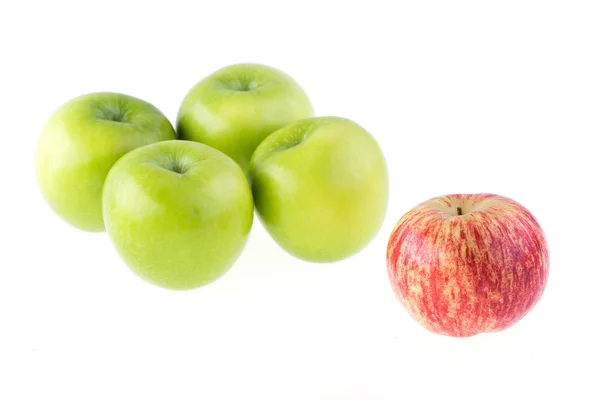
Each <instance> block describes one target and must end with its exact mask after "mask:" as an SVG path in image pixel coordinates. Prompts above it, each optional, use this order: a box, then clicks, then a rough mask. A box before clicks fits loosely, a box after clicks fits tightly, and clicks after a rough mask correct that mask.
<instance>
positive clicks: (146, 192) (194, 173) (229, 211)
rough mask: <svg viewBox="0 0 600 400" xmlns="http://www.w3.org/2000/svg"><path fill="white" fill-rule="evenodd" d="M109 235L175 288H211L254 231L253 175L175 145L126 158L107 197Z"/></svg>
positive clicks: (206, 152)
mask: <svg viewBox="0 0 600 400" xmlns="http://www.w3.org/2000/svg"><path fill="white" fill-rule="evenodd" d="M103 211H104V221H105V223H106V230H107V231H108V234H109V236H110V238H111V240H112V242H113V244H114V245H115V247H116V249H117V251H118V253H119V254H120V256H121V258H122V259H123V260H124V261H125V263H126V264H127V265H128V266H129V267H130V268H131V269H132V270H133V271H134V272H135V273H136V274H137V275H139V276H140V277H142V278H143V279H145V280H147V281H148V282H151V283H154V284H155V285H157V286H161V287H164V288H168V289H175V290H186V289H194V288H198V287H200V286H203V285H206V284H207V283H210V282H212V281H214V280H216V279H217V278H219V277H220V276H222V275H223V274H225V272H226V271H227V270H228V269H229V268H230V267H231V266H232V264H233V263H234V262H235V260H236V259H237V258H238V256H239V255H240V253H241V252H242V249H243V248H244V245H245V243H246V240H247V238H248V234H249V232H250V229H251V227H252V219H253V213H254V205H253V202H252V192H251V191H250V186H249V185H248V181H247V178H246V175H245V174H244V173H243V172H242V170H241V169H240V167H239V166H238V165H237V164H236V163H235V162H234V161H233V160H232V159H230V158H229V157H227V156H226V155H225V154H223V153H221V152H220V151H218V150H215V149H213V148H211V147H208V146H206V145H203V144H201V143H195V142H188V141H178V140H170V141H165V142H159V143H154V144H150V145H148V146H145V147H141V148H139V149H136V150H133V151H132V152H130V153H128V154H126V155H125V156H123V157H122V158H121V159H120V160H119V161H117V163H116V164H115V165H114V167H113V168H112V169H111V170H110V172H109V174H108V177H107V178H106V183H105V185H104V194H103Z"/></svg>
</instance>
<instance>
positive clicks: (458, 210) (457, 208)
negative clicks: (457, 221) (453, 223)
mask: <svg viewBox="0 0 600 400" xmlns="http://www.w3.org/2000/svg"><path fill="white" fill-rule="evenodd" d="M456 212H457V213H458V215H462V208H460V207H456Z"/></svg>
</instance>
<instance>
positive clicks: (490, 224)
mask: <svg viewBox="0 0 600 400" xmlns="http://www.w3.org/2000/svg"><path fill="white" fill-rule="evenodd" d="M548 265H549V264H548V246H547V244H546V239H545V237H544V233H543V231H542V229H541V227H540V225H539V224H538V222H537V221H536V219H535V218H534V216H533V215H532V214H531V213H530V212H529V211H528V210H527V209H526V208H525V207H523V206H522V205H520V204H519V203H517V202H516V201H514V200H511V199H508V198H506V197H502V196H498V195H494V194H453V195H449V196H441V197H436V198H433V199H430V200H428V201H425V202H423V203H421V204H419V205H418V206H416V207H414V208H413V209H411V210H410V211H409V212H407V213H406V214H405V215H404V216H403V217H402V218H401V219H400V220H399V221H398V224H397V225H396V227H395V228H394V229H393V231H392V233H391V236H390V239H389V242H388V247H387V269H388V276H389V279H390V281H391V284H392V287H393V290H394V292H395V294H396V296H397V297H398V299H399V300H400V302H401V304H402V305H403V306H404V307H405V308H406V309H407V310H408V312H409V314H410V315H411V316H412V317H413V318H414V319H415V320H417V322H419V323H420V324H421V325H423V326H424V327H425V328H427V329H429V330H430V331H432V332H435V333H439V334H443V335H448V336H455V337H465V336H473V335H476V334H478V333H482V332H496V331H500V330H503V329H506V328H508V327H510V326H512V325H513V324H515V323H516V322H517V321H519V320H520V319H521V318H523V317H524V316H525V315H526V314H527V313H528V312H529V311H530V310H531V309H532V308H533V306H534V305H535V304H536V303H537V302H538V300H539V299H540V297H541V296H542V293H543V291H544V288H545V287H546V281H547V279H548Z"/></svg>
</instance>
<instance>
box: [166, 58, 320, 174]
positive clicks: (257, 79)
mask: <svg viewBox="0 0 600 400" xmlns="http://www.w3.org/2000/svg"><path fill="white" fill-rule="evenodd" d="M312 116H313V107H312V105H311V102H310V100H309V99H308V96H307V95H306V93H305V92H304V90H302V88H301V87H300V86H299V85H298V83H296V81H294V80H293V79H292V78H291V77H290V76H288V75H286V74H285V73H283V72H281V71H279V70H277V69H275V68H272V67H268V66H266V65H260V64H234V65H230V66H228V67H225V68H222V69H220V70H218V71H216V72H214V73H213V74H211V75H209V76H208V77H206V78H204V79H203V80H202V81H200V82H199V83H198V84H196V85H195V86H194V87H193V88H192V89H191V90H190V91H189V92H188V94H187V95H186V96H185V98H184V100H183V102H182V104H181V106H180V108H179V113H178V116H177V124H176V125H177V134H178V136H179V137H180V138H181V139H184V140H193V141H196V142H200V143H204V144H207V145H209V146H211V147H214V148H215V149H218V150H221V151H222V152H223V153H225V154H227V155H228V156H230V157H231V158H233V159H234V160H235V161H236V162H237V163H238V164H239V165H240V167H241V168H242V170H244V172H245V173H247V171H248V165H249V162H250V158H251V157H252V153H254V150H255V149H256V147H257V146H258V145H259V144H260V142H262V140H263V139H264V138H265V137H267V136H268V135H269V134H270V133H272V132H273V131H275V130H277V129H279V128H281V127H282V126H284V125H287V124H288V123H290V122H293V121H296V120H298V119H303V118H308V117H312Z"/></svg>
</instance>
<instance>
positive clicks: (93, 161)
mask: <svg viewBox="0 0 600 400" xmlns="http://www.w3.org/2000/svg"><path fill="white" fill-rule="evenodd" d="M35 161H36V173H37V178H38V182H39V185H40V187H41V191H42V194H43V196H44V198H45V199H46V201H47V203H48V204H49V205H50V207H51V208H52V209H53V210H54V211H55V212H56V213H57V214H58V215H59V216H60V217H62V218H63V219H64V220H65V221H67V222H68V223H70V224H71V225H73V226H75V227H77V228H79V229H82V230H85V231H92V232H98V231H104V230H106V231H107V232H108V234H109V236H110V238H111V240H112V242H113V243H114V245H115V247H116V249H117V251H118V253H119V254H120V256H121V257H122V258H123V260H124V261H125V263H126V264H127V265H128V266H129V267H130V268H131V269H132V270H133V271H134V272H135V273H136V274H138V275H139V276H140V277H142V278H143V279H145V280H147V281H149V282H151V283H154V284H156V285H158V286H162V287H165V288H169V289H179V290H183V289H193V288H197V287H200V286H203V285H205V284H207V283H209V282H212V281H214V280H216V279H217V278H219V277H221V276H222V275H223V274H225V273H226V272H227V270H229V268H230V267H231V266H232V265H233V263H234V262H235V261H236V259H237V258H238V257H239V255H240V254H241V252H242V250H243V248H244V246H245V244H246V241H247V238H248V235H249V233H250V230H251V227H252V222H253V215H254V207H255V206H256V210H257V214H258V215H259V217H260V220H261V221H262V223H263V225H264V227H265V228H266V230H267V231H268V232H269V234H270V235H271V236H272V237H273V239H274V240H275V241H276V242H277V243H278V244H279V245H280V246H281V247H282V248H283V249H284V250H286V251H287V252H288V253H290V254H292V255H294V256H296V257H298V258H301V259H303V260H306V261H311V262H333V261H338V260H342V259H345V258H347V257H349V256H351V255H353V254H355V253H357V252H358V251H360V250H361V249H362V248H364V247H365V246H366V245H367V244H368V243H369V242H370V241H371V239H372V238H373V237H374V236H375V234H376V233H377V232H378V230H379V229H380V227H381V225H382V222H383V219H384V216H385V213H386V209H387V198H388V175H387V168H386V164H385V160H384V157H383V154H382V152H381V149H380V147H379V146H378V144H377V142H376V141H375V139H374V138H373V137H372V136H371V135H370V134H369V133H368V132H367V131H366V130H365V129H363V128H362V127H361V126H359V125H358V124H356V123H354V122H352V121H350V120H348V119H344V118H339V117H314V113H313V107H312V105H311V102H310V100H309V98H308V96H307V95H306V93H305V92H304V90H303V89H302V88H301V87H300V86H299V85H298V83H297V82H296V81H295V80H293V79H292V78H291V77H290V76H288V75H287V74H285V73H283V72H281V71H279V70H277V69H274V68H272V67H268V66H264V65H258V64H236V65H231V66H228V67H225V68H223V69H220V70H218V71H216V72H214V73H213V74H211V75H209V76H208V77H206V78H204V79H203V80H201V81H200V82H199V83H198V84H197V85H195V86H194V87H193V88H192V89H191V90H190V91H189V93H188V94H187V95H186V96H185V98H184V99H183V102H182V104H181V106H180V109H179V114H178V116H177V124H176V129H174V128H173V126H172V125H171V123H170V122H169V120H168V119H167V118H166V117H165V116H164V115H163V114H162V113H161V112H160V111H159V110H158V109H157V108H156V107H154V106H153V105H151V104H149V103H147V102H146V101H143V100H140V99H138V98H135V97H131V96H128V95H124V94H118V93H93V94H88V95H83V96H80V97H77V98H75V99H73V100H71V101H69V102H68V103H66V104H64V105H63V106H62V107H60V108H59V109H58V110H57V111H56V112H55V113H54V115H52V116H51V117H50V119H49V120H48V121H47V123H46V124H45V126H44V128H43V130H42V133H41V135H40V138H39V141H38V145H37V149H36V157H35Z"/></svg>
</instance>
